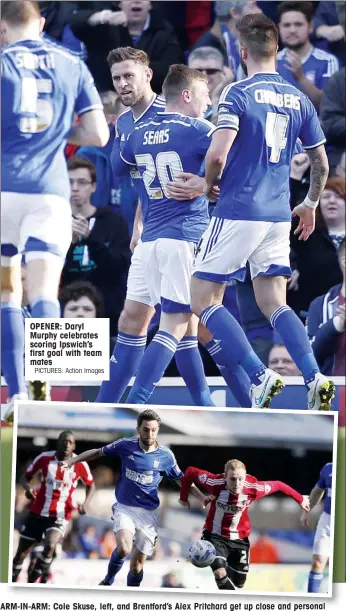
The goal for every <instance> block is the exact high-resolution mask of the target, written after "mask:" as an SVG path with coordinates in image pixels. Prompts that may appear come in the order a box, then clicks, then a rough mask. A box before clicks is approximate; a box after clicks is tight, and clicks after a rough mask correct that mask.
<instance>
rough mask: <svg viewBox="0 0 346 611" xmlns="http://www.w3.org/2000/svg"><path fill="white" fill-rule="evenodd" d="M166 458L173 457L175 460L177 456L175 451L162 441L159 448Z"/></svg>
mask: <svg viewBox="0 0 346 611" xmlns="http://www.w3.org/2000/svg"><path fill="white" fill-rule="evenodd" d="M157 449H158V450H159V451H160V452H161V453H162V454H163V455H164V456H165V457H166V458H169V459H173V460H174V461H175V456H174V453H173V452H172V450H170V449H169V448H167V447H166V446H163V445H162V444H161V443H159V444H158V448H157Z"/></svg>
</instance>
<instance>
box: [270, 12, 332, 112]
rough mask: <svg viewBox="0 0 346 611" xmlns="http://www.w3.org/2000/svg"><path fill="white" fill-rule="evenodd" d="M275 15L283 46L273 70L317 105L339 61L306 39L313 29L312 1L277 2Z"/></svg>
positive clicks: (308, 38)
mask: <svg viewBox="0 0 346 611" xmlns="http://www.w3.org/2000/svg"><path fill="white" fill-rule="evenodd" d="M278 15H279V32H280V38H281V42H282V44H283V45H284V49H282V51H280V52H279V53H278V61H277V70H278V72H279V74H280V75H281V76H282V77H283V78H284V79H285V80H286V81H288V82H289V83H292V85H294V86H295V87H297V88H298V89H300V90H301V91H303V92H304V93H305V94H306V95H307V96H308V97H309V98H310V100H311V101H312V103H313V104H314V105H315V106H316V108H318V107H319V105H320V103H321V98H322V93H323V89H324V88H325V86H326V84H327V82H328V79H329V78H330V77H331V76H332V74H333V73H334V72H336V71H337V70H338V67H339V62H338V60H337V58H336V57H335V56H334V55H331V53H327V52H326V51H322V50H321V49H316V48H315V47H313V46H312V44H311V42H310V35H311V34H312V31H313V21H312V16H313V5H312V2H300V1H299V2H281V3H280V4H279V7H278Z"/></svg>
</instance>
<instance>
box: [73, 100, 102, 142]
mask: <svg viewBox="0 0 346 611" xmlns="http://www.w3.org/2000/svg"><path fill="white" fill-rule="evenodd" d="M67 140H68V142H69V144H74V145H75V146H106V144H107V142H108V140H109V128H108V125H107V121H106V117H105V114H104V112H103V110H101V109H95V110H90V111H89V112H85V113H84V114H82V115H81V116H80V123H78V124H77V125H74V126H73V127H72V129H71V131H70V133H69V135H68V139H67Z"/></svg>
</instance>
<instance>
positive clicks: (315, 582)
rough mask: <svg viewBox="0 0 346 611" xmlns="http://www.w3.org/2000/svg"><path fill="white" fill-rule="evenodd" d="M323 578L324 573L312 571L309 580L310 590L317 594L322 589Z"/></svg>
mask: <svg viewBox="0 0 346 611" xmlns="http://www.w3.org/2000/svg"><path fill="white" fill-rule="evenodd" d="M322 580H323V573H315V572H314V571H310V573H309V581H308V592H312V593H314V594H317V593H318V592H319V591H320V587H321V583H322Z"/></svg>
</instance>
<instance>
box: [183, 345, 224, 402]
mask: <svg viewBox="0 0 346 611" xmlns="http://www.w3.org/2000/svg"><path fill="white" fill-rule="evenodd" d="M175 362H176V364H177V367H178V369H179V373H180V375H181V377H182V378H183V379H184V382H185V384H186V386H187V388H188V391H189V393H190V395H191V397H192V399H193V402H194V404H195V405H203V406H207V405H209V406H213V407H215V404H214V403H213V400H212V398H211V395H210V390H209V386H208V384H207V380H206V379H205V373H204V367H203V361H202V357H201V355H200V353H199V350H198V340H197V337H196V336H186V335H185V337H184V338H183V339H182V340H181V342H180V344H179V345H178V348H177V351H176V353H175Z"/></svg>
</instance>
